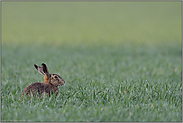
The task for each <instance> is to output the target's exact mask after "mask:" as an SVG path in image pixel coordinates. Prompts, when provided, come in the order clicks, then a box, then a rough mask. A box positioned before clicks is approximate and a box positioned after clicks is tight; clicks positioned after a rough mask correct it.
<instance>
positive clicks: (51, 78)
mask: <svg viewBox="0 0 183 123" xmlns="http://www.w3.org/2000/svg"><path fill="white" fill-rule="evenodd" d="M34 67H35V68H36V69H37V71H38V72H39V73H41V74H42V75H44V80H45V82H44V83H50V84H52V85H54V86H59V85H64V84H65V81H64V80H63V79H62V77H61V76H59V75H57V74H53V73H49V71H48V69H47V66H46V64H44V63H42V67H40V66H37V65H36V64H34Z"/></svg>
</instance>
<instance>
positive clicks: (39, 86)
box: [22, 82, 46, 95]
mask: <svg viewBox="0 0 183 123" xmlns="http://www.w3.org/2000/svg"><path fill="white" fill-rule="evenodd" d="M45 88H46V85H45V84H44V83H39V82H36V83H32V84H30V85H28V86H27V87H26V88H25V89H24V91H23V93H22V95H24V94H28V95H30V93H34V92H38V93H43V91H44V90H45Z"/></svg>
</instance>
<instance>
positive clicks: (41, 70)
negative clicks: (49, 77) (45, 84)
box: [34, 64, 45, 75]
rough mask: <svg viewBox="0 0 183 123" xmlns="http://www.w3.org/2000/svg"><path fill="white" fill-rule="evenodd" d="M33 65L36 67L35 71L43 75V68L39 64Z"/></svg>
mask: <svg viewBox="0 0 183 123" xmlns="http://www.w3.org/2000/svg"><path fill="white" fill-rule="evenodd" d="M34 67H35V68H36V69H37V71H38V72H39V73H40V74H42V75H45V73H44V72H43V68H42V67H40V66H37V65H36V64H34Z"/></svg>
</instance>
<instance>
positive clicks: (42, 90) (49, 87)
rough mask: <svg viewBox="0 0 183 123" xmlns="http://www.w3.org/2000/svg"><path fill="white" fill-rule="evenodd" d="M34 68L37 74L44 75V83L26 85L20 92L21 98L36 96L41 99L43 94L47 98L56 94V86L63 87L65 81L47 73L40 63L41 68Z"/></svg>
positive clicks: (45, 67) (44, 66) (44, 65)
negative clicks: (47, 95)
mask: <svg viewBox="0 0 183 123" xmlns="http://www.w3.org/2000/svg"><path fill="white" fill-rule="evenodd" d="M34 67H35V68H36V69H37V71H38V72H39V73H41V74H42V75H44V82H42V83H41V82H36V83H32V84H30V85H28V86H27V87H26V88H25V89H24V91H23V92H22V96H25V95H28V96H31V94H32V95H33V96H36V95H38V96H39V98H41V97H43V96H44V95H45V94H49V96H50V95H51V94H53V93H56V95H57V94H58V86H60V85H64V84H65V81H64V80H63V79H62V77H60V76H59V75H57V74H52V73H49V71H48V69H47V66H46V64H44V63H42V67H40V66H37V65H36V64H34Z"/></svg>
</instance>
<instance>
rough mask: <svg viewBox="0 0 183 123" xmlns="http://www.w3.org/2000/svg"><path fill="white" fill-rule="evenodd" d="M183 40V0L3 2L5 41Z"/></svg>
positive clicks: (99, 42) (58, 43)
mask: <svg viewBox="0 0 183 123" xmlns="http://www.w3.org/2000/svg"><path fill="white" fill-rule="evenodd" d="M126 43H128V44H129V43H132V44H139V43H140V44H144V45H153V44H156V45H157V44H164V45H165V44H166V43H179V44H181V2H159V1H158V2H2V45H4V44H10V45H12V44H14V45H15V44H24V45H26V44H27V45H42V44H45V45H49V46H50V45H51V46H61V45H64V44H65V45H75V46H78V45H79V46H81V45H84V46H87V45H89V46H91V45H121V44H122V45H124V44H126Z"/></svg>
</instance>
